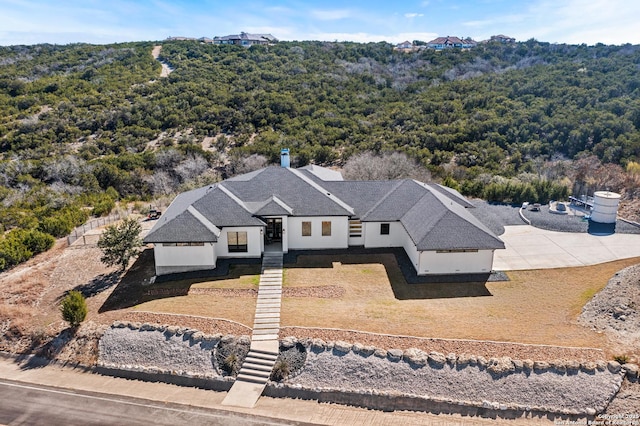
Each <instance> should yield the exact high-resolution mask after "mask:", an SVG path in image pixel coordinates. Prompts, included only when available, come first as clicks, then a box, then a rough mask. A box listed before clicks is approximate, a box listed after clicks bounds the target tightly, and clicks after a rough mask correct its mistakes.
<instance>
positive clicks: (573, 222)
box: [469, 199, 640, 235]
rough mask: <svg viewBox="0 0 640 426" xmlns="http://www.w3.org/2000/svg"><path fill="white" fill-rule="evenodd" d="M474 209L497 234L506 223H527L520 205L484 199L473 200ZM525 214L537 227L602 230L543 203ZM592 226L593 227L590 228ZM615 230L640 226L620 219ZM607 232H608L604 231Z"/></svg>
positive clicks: (638, 231) (628, 231)
mask: <svg viewBox="0 0 640 426" xmlns="http://www.w3.org/2000/svg"><path fill="white" fill-rule="evenodd" d="M471 202H472V204H473V205H474V206H475V208H474V209H469V212H471V213H472V214H473V215H474V216H475V217H477V218H478V219H479V220H480V221H481V222H482V223H484V224H485V225H486V226H487V227H488V228H489V229H490V230H491V231H492V232H494V233H495V234H496V235H502V234H504V227H505V226H506V225H525V222H524V221H523V220H522V219H521V218H520V215H519V210H520V206H512V205H509V204H495V203H488V202H486V201H483V200H477V199H476V200H472V201H471ZM524 216H525V217H526V218H527V219H529V220H530V221H531V225H532V226H535V227H536V228H541V229H546V230H549V231H557V232H589V231H591V232H594V229H595V232H599V231H600V230H599V229H597V228H596V227H594V226H593V224H591V225H590V224H589V222H588V221H585V220H582V218H581V217H580V216H575V215H558V214H553V213H549V206H548V205H543V206H541V207H540V211H539V212H534V211H531V210H526V211H524ZM590 226H591V228H590ZM615 232H617V233H620V234H640V227H638V226H634V225H631V224H629V223H626V222H623V221H621V220H618V221H617V222H616V226H615ZM604 233H606V232H604Z"/></svg>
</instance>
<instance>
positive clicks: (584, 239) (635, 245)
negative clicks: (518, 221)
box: [493, 225, 640, 271]
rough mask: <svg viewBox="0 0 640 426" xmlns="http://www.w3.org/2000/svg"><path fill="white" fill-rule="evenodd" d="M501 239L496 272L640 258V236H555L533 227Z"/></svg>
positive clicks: (507, 228)
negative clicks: (503, 247) (502, 247)
mask: <svg viewBox="0 0 640 426" xmlns="http://www.w3.org/2000/svg"><path fill="white" fill-rule="evenodd" d="M504 228H505V232H504V234H502V235H500V239H502V241H504V244H505V246H506V249H505V250H496V251H495V256H494V259H493V269H494V270H496V271H513V270H524V269H551V268H565V267H574V266H587V265H596V264H598V263H605V262H611V261H614V260H620V259H627V258H630V257H640V235H638V234H613V235H605V236H596V235H591V234H587V233H572V232H554V231H546V230H544V229H540V228H535V227H533V226H529V225H514V226H505V227H504Z"/></svg>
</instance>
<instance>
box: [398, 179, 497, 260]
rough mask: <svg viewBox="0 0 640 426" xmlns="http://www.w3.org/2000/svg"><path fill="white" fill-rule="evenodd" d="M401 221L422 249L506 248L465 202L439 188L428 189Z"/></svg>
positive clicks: (417, 246)
mask: <svg viewBox="0 0 640 426" xmlns="http://www.w3.org/2000/svg"><path fill="white" fill-rule="evenodd" d="M400 222H401V223H402V224H403V226H404V228H405V230H406V231H407V233H408V234H409V236H410V237H411V239H412V240H413V242H414V243H415V245H416V248H417V249H418V250H420V251H424V250H451V249H481V250H482V249H501V248H504V243H503V242H502V241H501V240H500V239H499V238H497V237H496V236H495V235H493V233H492V232H491V231H490V230H489V229H488V228H487V227H486V226H484V225H483V224H482V223H481V222H480V221H479V220H478V219H477V218H476V217H475V216H473V215H472V214H471V213H469V212H468V211H467V210H466V209H465V208H464V207H463V206H462V205H460V204H458V203H456V202H454V201H453V200H451V199H449V198H448V197H446V196H445V195H443V194H441V193H439V192H436V191H427V192H425V194H424V196H423V197H421V198H420V200H418V202H417V203H416V204H414V206H413V207H412V208H411V209H409V210H408V211H407V212H406V214H405V215H404V216H403V217H402V218H401V220H400Z"/></svg>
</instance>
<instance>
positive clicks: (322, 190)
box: [287, 168, 355, 215]
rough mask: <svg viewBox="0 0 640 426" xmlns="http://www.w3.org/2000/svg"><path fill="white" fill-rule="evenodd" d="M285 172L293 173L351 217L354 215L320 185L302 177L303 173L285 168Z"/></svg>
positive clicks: (351, 208)
mask: <svg viewBox="0 0 640 426" xmlns="http://www.w3.org/2000/svg"><path fill="white" fill-rule="evenodd" d="M287 170H289V171H290V172H291V173H293V174H294V175H296V176H297V177H299V178H300V179H302V180H303V181H305V182H306V183H308V184H309V185H310V186H311V187H312V188H314V189H316V190H317V191H318V192H321V193H323V194H324V195H326V196H328V197H329V198H330V199H331V201H333V202H334V203H336V204H338V205H339V206H340V207H342V208H343V209H345V210H346V211H348V212H349V213H350V214H351V215H355V211H354V210H353V207H351V206H350V205H349V204H347V203H345V202H344V201H342V200H341V199H340V198H338V197H336V196H335V195H333V194H332V193H330V192H328V191H327V190H326V189H325V188H323V187H321V186H320V185H318V184H317V183H315V182H314V181H313V180H311V179H309V178H308V177H307V176H305V175H304V173H301V172H299V171H298V170H296V169H289V168H287Z"/></svg>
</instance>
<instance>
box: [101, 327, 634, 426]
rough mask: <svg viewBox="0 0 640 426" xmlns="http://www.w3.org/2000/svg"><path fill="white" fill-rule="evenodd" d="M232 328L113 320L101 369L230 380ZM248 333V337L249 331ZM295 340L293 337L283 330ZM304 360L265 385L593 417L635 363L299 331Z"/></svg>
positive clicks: (377, 401) (218, 385)
mask: <svg viewBox="0 0 640 426" xmlns="http://www.w3.org/2000/svg"><path fill="white" fill-rule="evenodd" d="M228 337H230V336H222V335H214V336H207V335H204V334H203V333H201V332H199V331H197V330H191V329H185V328H180V327H170V326H159V325H151V324H138V323H122V322H116V323H114V324H113V325H112V327H111V328H109V329H108V330H107V331H106V332H105V333H104V336H103V337H102V339H101V340H100V345H99V361H98V370H99V371H100V372H103V373H106V374H111V375H116V376H122V377H129V378H137V379H142V380H155V381H167V382H170V383H175V384H183V385H186V386H198V387H202V388H206V389H215V390H226V389H228V387H229V386H230V384H231V382H232V380H233V379H231V378H229V377H223V376H222V375H221V374H220V373H219V372H218V370H217V369H216V366H215V359H214V356H213V350H214V348H215V347H216V345H217V344H218V343H219V342H220V341H221V340H223V339H224V338H228ZM241 338H246V339H248V336H244V337H241ZM285 340H286V342H287V343H288V344H289V346H290V345H291V344H295V343H297V342H298V340H297V339H296V338H293V337H289V338H287V339H285ZM299 343H301V344H302V345H304V346H305V348H306V349H307V357H306V362H305V365H304V368H303V369H302V371H300V372H299V374H297V375H296V376H295V377H291V378H289V379H288V380H286V381H285V382H283V383H270V384H269V385H268V387H267V389H266V390H265V394H266V395H269V396H274V397H292V398H303V399H317V400H320V401H331V402H336V403H344V404H350V405H357V406H362V407H368V408H373V409H392V410H423V411H431V412H456V413H461V414H467V415H480V414H483V415H487V413H494V414H495V413H501V414H500V416H501V417H506V418H509V417H522V416H523V415H526V416H532V415H535V413H554V414H555V415H559V416H571V417H575V416H579V417H590V416H594V415H595V414H597V413H600V412H602V411H604V409H605V408H606V406H607V404H608V403H609V402H610V401H611V399H612V398H613V397H614V396H615V395H616V393H617V392H618V390H619V389H620V386H621V384H622V381H623V379H624V377H625V375H626V376H627V378H629V380H631V381H637V380H638V367H637V366H635V365H631V364H625V365H622V366H621V365H620V364H619V363H617V362H615V361H609V362H605V361H598V362H585V363H579V362H576V361H566V360H562V361H560V360H559V361H555V362H550V363H547V362H540V361H533V360H513V359H510V358H507V357H503V358H491V359H485V358H483V357H477V356H474V355H465V354H457V355H456V354H446V355H445V354H442V353H438V352H431V353H428V354H427V353H425V352H422V351H420V350H418V349H408V350H404V351H402V350H397V349H389V350H385V349H380V348H375V347H373V346H364V345H361V344H358V343H355V344H352V343H348V342H341V341H337V342H324V341H322V340H319V339H301V340H299Z"/></svg>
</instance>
